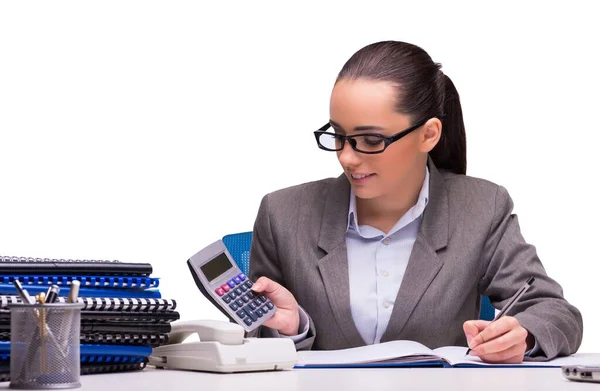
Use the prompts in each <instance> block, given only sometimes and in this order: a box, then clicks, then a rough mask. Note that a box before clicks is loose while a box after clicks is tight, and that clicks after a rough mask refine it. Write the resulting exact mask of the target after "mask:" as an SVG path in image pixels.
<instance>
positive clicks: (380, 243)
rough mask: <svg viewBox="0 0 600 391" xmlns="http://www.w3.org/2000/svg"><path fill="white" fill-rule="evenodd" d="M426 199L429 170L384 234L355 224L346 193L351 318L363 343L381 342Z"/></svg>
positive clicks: (353, 201)
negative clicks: (408, 204) (414, 195)
mask: <svg viewBox="0 0 600 391" xmlns="http://www.w3.org/2000/svg"><path fill="white" fill-rule="evenodd" d="M428 200H429V169H427V170H426V172H425V180H424V181H423V185H422V187H421V191H420V192H419V197H418V199H417V203H416V204H415V205H414V206H412V207H411V208H410V209H409V210H408V211H407V212H406V213H405V214H404V215H403V216H402V217H401V218H400V220H398V221H397V222H396V224H395V225H394V227H392V229H391V230H390V231H389V232H388V233H385V232H383V231H381V230H379V229H377V228H373V227H371V226H368V225H359V224H358V220H357V211H356V197H355V195H354V192H352V191H351V193H350V207H349V208H348V228H347V230H346V247H347V248H348V274H349V276H350V310H351V312H352V319H354V323H355V324H356V327H357V329H358V332H359V333H360V335H361V336H362V337H363V339H364V340H365V342H366V343H367V344H375V343H379V342H380V341H381V336H382V335H383V332H384V331H385V329H386V328H387V325H388V323H389V321H390V316H391V314H392V309H393V308H394V302H395V300H396V295H397V294H398V290H399V289H400V284H401V283H402V279H403V278H404V273H405V271H406V266H407V265H408V259H409V257H410V253H411V252H412V248H413V245H414V244H415V241H416V240H417V233H418V232H419V225H420V223H421V216H422V215H423V211H424V210H425V207H426V206H427V202H428Z"/></svg>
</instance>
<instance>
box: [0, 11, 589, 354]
mask: <svg viewBox="0 0 600 391" xmlns="http://www.w3.org/2000/svg"><path fill="white" fill-rule="evenodd" d="M205 3H206V4H203V3H201V2H198V1H192V2H185V1H178V2H156V1H141V2H130V1H103V2H63V1H60V2H58V1H57V2H18V1H13V2H2V3H0V167H1V169H0V254H2V255H16V256H33V257H57V258H92V259H118V260H121V261H130V262H150V263H152V265H153V266H154V270H155V273H154V275H155V276H157V277H160V278H161V285H160V287H161V291H162V293H163V296H164V297H167V298H174V299H176V300H178V302H179V303H180V305H179V310H180V311H181V313H182V317H183V319H193V318H217V319H222V318H223V317H222V315H221V314H220V313H219V312H218V311H217V310H216V309H214V308H212V307H211V305H210V304H209V303H208V302H207V301H206V300H205V299H204V298H203V296H202V295H201V294H200V292H199V291H198V290H197V288H196V286H195V284H194V282H193V279H192V277H191V275H190V273H189V271H188V269H187V266H186V260H187V258H188V257H189V256H190V255H192V254H193V253H195V252H196V251H197V250H199V249H200V248H202V247H204V246H206V245H207V244H209V243H211V242H212V241H214V240H216V239H218V238H220V237H222V236H223V235H225V234H227V233H232V232H239V231H246V230H251V229H252V224H253V221H254V218H255V215H256V212H257V208H258V205H259V202H260V199H261V198H262V196H263V195H264V194H265V193H267V192H270V191H273V190H275V189H278V188H281V187H285V186H290V185H294V184H298V183H301V182H306V181H311V180H316V179H321V178H324V177H329V176H337V175H338V174H339V173H340V168H339V165H338V163H337V160H336V158H335V155H334V154H332V153H326V152H323V151H320V150H318V149H317V147H316V144H315V142H314V137H313V135H312V131H313V130H316V129H317V128H318V127H319V126H321V125H322V124H324V123H325V122H326V121H327V120H328V113H329V108H328V104H329V93H330V91H331V88H332V85H333V82H334V79H335V76H336V74H337V72H338V71H339V69H340V68H341V66H342V65H343V63H344V62H345V61H346V60H347V59H348V58H349V56H350V55H351V54H352V53H354V52H355V51H356V50H358V49H359V48H361V47H362V46H364V45H366V44H368V43H371V42H374V41H379V40H387V39H394V40H404V41H407V42H411V43H414V44H417V45H419V46H422V47H423V48H424V49H425V50H427V51H428V52H429V54H430V55H431V56H432V57H433V58H434V60H435V61H438V62H441V63H442V64H443V69H444V72H445V73H446V74H447V75H449V76H450V77H451V78H452V79H453V81H454V83H455V84H456V86H457V88H458V90H459V92H460V94H461V97H462V102H463V110H464V115H465V121H466V125H467V139H468V162H469V168H468V173H469V174H470V175H473V176H479V177H483V178H486V179H489V180H492V181H494V182H496V183H499V184H502V185H504V186H505V187H506V188H507V189H508V190H509V192H510V194H511V195H512V197H513V199H514V202H515V212H516V213H517V214H518V216H519V219H520V222H521V227H522V231H523V234H524V236H525V238H526V239H527V240H528V241H529V242H531V243H533V244H535V245H536V247H537V249H538V252H539V255H540V257H541V259H542V261H543V263H544V265H545V267H546V269H547V271H548V273H549V274H550V275H551V276H553V277H554V278H555V279H557V280H558V281H559V282H560V283H561V285H562V286H563V288H564V293H565V296H566V297H567V299H568V300H570V301H571V302H572V303H574V304H575V305H576V306H577V307H578V308H579V309H580V310H581V311H582V313H583V316H584V323H585V333H584V341H583V345H582V347H581V351H584V352H589V351H594V352H599V351H600V334H599V333H598V331H600V316H599V315H598V313H599V308H598V304H597V298H596V295H597V293H596V292H595V289H596V287H597V285H596V284H598V271H599V270H600V266H599V265H598V261H599V257H598V253H597V250H596V244H597V243H596V240H597V233H598V228H597V227H598V221H600V206H599V204H598V198H597V193H596V192H595V191H594V190H593V189H594V188H595V185H596V183H595V182H596V180H597V179H596V178H597V177H598V175H597V174H595V168H596V167H595V166H594V161H595V157H594V156H595V154H596V153H597V143H598V141H599V140H600V138H599V136H598V133H599V130H600V129H599V126H598V121H597V118H596V117H597V114H598V104H599V103H600V102H599V99H598V91H599V90H600V72H598V70H597V66H598V64H599V63H600V55H599V54H598V38H597V37H599V36H600V27H598V23H597V21H596V20H595V16H594V15H595V13H594V12H592V9H593V6H592V5H588V3H589V4H593V3H594V2H591V1H590V2H587V3H584V2H576V1H571V2H569V5H568V6H565V5H561V6H559V5H556V4H555V3H551V2H537V3H535V2H522V1H504V2H502V4H500V5H498V6H493V5H491V4H489V5H488V4H487V3H486V4H485V5H484V4H483V3H479V2H471V3H465V2H459V1H454V2H440V3H431V2H426V1H421V2H413V1H411V2H400V1H392V2H387V3H386V2H378V1H369V2H357V3H352V2H348V1H343V2H341V1H340V2H333V1H330V2H314V3H311V2H308V1H303V2H302V3H298V4H297V5H295V6H292V5H284V3H285V2H275V1H273V2H246V1H239V2H238V3H237V4H236V3H231V2H214V3H217V4H212V3H213V2H205ZM317 3H323V4H317ZM403 3H405V4H403ZM415 3H418V4H415ZM450 3H451V4H450ZM564 3H566V2H564Z"/></svg>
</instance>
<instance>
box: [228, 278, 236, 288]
mask: <svg viewBox="0 0 600 391" xmlns="http://www.w3.org/2000/svg"><path fill="white" fill-rule="evenodd" d="M227 285H229V287H230V288H235V282H234V281H233V280H229V281H227Z"/></svg>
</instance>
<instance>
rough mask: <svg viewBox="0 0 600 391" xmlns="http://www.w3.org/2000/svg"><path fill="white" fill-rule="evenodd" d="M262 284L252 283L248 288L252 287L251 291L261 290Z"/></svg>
mask: <svg viewBox="0 0 600 391" xmlns="http://www.w3.org/2000/svg"><path fill="white" fill-rule="evenodd" d="M262 287H263V286H262V284H261V283H260V282H259V283H255V284H254V285H252V287H251V288H250V289H252V290H253V291H257V290H261V289H262Z"/></svg>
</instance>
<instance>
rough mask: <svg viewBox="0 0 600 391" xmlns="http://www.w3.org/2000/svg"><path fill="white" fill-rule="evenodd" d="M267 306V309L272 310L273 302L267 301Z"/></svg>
mask: <svg viewBox="0 0 600 391" xmlns="http://www.w3.org/2000/svg"><path fill="white" fill-rule="evenodd" d="M267 307H269V309H270V310H272V309H273V307H275V306H274V305H273V303H271V302H268V303H267Z"/></svg>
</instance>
